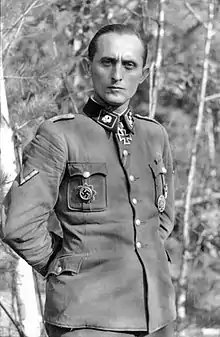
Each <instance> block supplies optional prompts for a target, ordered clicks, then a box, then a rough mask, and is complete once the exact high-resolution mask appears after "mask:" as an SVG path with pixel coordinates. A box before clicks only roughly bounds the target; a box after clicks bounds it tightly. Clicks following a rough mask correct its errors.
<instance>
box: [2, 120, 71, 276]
mask: <svg viewBox="0 0 220 337" xmlns="http://www.w3.org/2000/svg"><path fill="white" fill-rule="evenodd" d="M65 166H66V146H65V141H64V139H62V135H60V134H59V132H58V131H57V127H56V124H54V123H52V122H51V121H46V122H44V123H43V124H42V125H41V126H40V127H39V129H38V132H37V134H36V136H35V138H34V139H33V140H32V142H31V143H30V144H29V145H28V147H27V149H26V150H25V151H24V161H23V169H22V172H20V174H19V175H18V176H17V178H16V179H15V181H14V182H13V185H12V187H11V189H10V191H9V193H8V194H7V196H6V198H5V200H4V203H3V209H4V210H5V221H4V223H3V224H2V228H1V236H2V240H3V241H4V242H6V243H7V244H8V245H9V246H10V247H11V248H12V249H13V250H15V251H16V252H17V254H18V255H20V256H21V257H22V258H24V259H25V260H26V261H27V262H28V263H29V264H30V265H31V266H33V268H35V269H36V270H37V271H38V272H40V273H41V274H42V275H44V274H45V273H46V268H47V265H48V264H49V262H50V260H51V259H52V257H53V255H54V254H55V253H56V251H57V250H58V249H59V245H60V238H59V237H58V236H56V235H54V234H52V233H51V232H49V231H48V217H49V215H50V212H51V211H52V210H53V208H54V206H55V204H56V201H57V197H58V192H59V185H60V183H61V179H62V177H63V173H64V170H65Z"/></svg>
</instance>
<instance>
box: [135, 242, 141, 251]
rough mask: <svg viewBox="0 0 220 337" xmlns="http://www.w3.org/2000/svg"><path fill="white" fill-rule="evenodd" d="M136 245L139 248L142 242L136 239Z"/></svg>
mask: <svg viewBox="0 0 220 337" xmlns="http://www.w3.org/2000/svg"><path fill="white" fill-rule="evenodd" d="M136 247H137V248H138V249H139V248H141V247H142V244H141V243H140V242H139V241H138V242H136Z"/></svg>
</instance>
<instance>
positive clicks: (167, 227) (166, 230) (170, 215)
mask: <svg viewBox="0 0 220 337" xmlns="http://www.w3.org/2000/svg"><path fill="white" fill-rule="evenodd" d="M162 129H163V134H164V152H163V160H164V164H165V167H166V169H167V173H166V183H167V187H168V194H167V199H166V207H165V210H164V211H163V212H162V213H160V237H161V239H162V241H165V240H166V239H167V238H168V236H169V235H170V233H171V232H172V230H173V227H174V216H175V210H174V174H173V160H172V154H171V149H170V144H169V139H168V135H167V132H166V130H165V129H164V127H163V128H162Z"/></svg>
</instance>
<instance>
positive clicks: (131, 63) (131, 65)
mask: <svg viewBox="0 0 220 337" xmlns="http://www.w3.org/2000/svg"><path fill="white" fill-rule="evenodd" d="M124 67H125V68H126V69H133V68H134V67H135V65H134V63H133V62H126V63H125V64H124Z"/></svg>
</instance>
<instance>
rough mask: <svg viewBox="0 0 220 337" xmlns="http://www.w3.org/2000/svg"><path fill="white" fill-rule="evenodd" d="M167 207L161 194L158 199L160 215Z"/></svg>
mask: <svg viewBox="0 0 220 337" xmlns="http://www.w3.org/2000/svg"><path fill="white" fill-rule="evenodd" d="M165 207H166V199H165V197H164V195H163V194H161V195H160V196H159V197H158V199H157V208H158V211H159V212H160V213H162V212H163V211H164V210H165Z"/></svg>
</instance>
